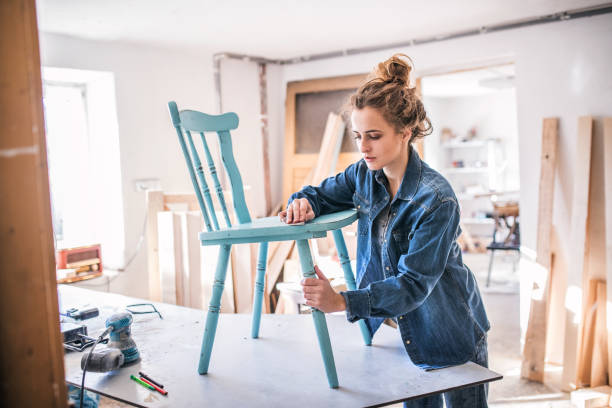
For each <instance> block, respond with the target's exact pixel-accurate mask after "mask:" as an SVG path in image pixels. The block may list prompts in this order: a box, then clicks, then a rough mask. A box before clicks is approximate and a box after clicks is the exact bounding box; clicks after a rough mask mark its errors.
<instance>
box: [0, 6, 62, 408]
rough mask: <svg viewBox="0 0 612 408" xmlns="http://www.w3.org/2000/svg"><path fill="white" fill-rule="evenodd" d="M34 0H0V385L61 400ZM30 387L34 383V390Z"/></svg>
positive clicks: (29, 401)
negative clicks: (0, 341) (0, 343)
mask: <svg viewBox="0 0 612 408" xmlns="http://www.w3.org/2000/svg"><path fill="white" fill-rule="evenodd" d="M39 55H40V51H39V47H38V28H37V25H36V2H35V1H34V0H3V1H1V2H0V61H2V62H1V63H0V208H1V209H2V211H0V242H1V243H2V245H0V271H1V273H0V313H1V317H2V319H0V321H1V323H0V339H2V347H0V390H2V397H1V398H2V401H3V403H2V405H3V406H7V407H66V406H67V401H68V399H67V394H66V383H65V380H64V359H63V357H64V353H63V346H62V340H61V334H60V329H59V313H58V296H57V286H56V283H55V280H56V274H55V259H54V248H53V230H52V225H51V204H50V198H49V174H48V170H47V147H46V140H45V123H44V118H43V105H42V82H41V75H40V72H41V71H40V57H39ZM34 390H35V391H34Z"/></svg>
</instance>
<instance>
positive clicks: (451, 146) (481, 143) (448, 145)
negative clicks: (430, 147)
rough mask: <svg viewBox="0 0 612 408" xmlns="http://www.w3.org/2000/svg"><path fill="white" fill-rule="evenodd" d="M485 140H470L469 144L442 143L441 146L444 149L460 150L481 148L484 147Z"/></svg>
mask: <svg viewBox="0 0 612 408" xmlns="http://www.w3.org/2000/svg"><path fill="white" fill-rule="evenodd" d="M486 145H487V142H486V141H485V140H472V141H470V142H446V143H442V144H441V146H442V147H443V148H445V149H461V148H463V147H483V146H486Z"/></svg>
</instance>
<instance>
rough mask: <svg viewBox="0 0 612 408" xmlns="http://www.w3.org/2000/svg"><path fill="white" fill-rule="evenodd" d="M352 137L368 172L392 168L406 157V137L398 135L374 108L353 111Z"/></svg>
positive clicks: (401, 134)
mask: <svg viewBox="0 0 612 408" xmlns="http://www.w3.org/2000/svg"><path fill="white" fill-rule="evenodd" d="M351 122H352V124H353V136H354V137H355V141H356V142H357V147H358V148H359V152H361V154H362V156H363V158H364V160H365V162H366V164H367V166H368V168H369V169H370V170H380V169H382V168H385V167H388V168H390V167H393V165H394V164H396V163H398V164H399V163H400V162H401V161H402V159H403V157H407V151H408V150H407V149H408V146H407V144H408V137H407V136H406V135H404V133H398V132H396V130H395V129H394V128H393V126H392V125H391V124H390V123H389V122H387V121H386V120H385V118H384V117H383V115H382V114H381V113H380V112H379V111H378V110H377V109H374V108H371V107H368V106H366V107H365V108H363V109H354V110H353V113H352V115H351Z"/></svg>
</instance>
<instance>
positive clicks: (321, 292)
mask: <svg viewBox="0 0 612 408" xmlns="http://www.w3.org/2000/svg"><path fill="white" fill-rule="evenodd" d="M315 273H316V274H317V276H318V277H319V279H316V278H305V279H302V282H301V284H302V288H303V291H304V298H305V299H306V304H307V305H308V306H312V307H314V308H317V309H319V310H320V311H322V312H323V313H331V312H339V311H342V310H345V309H346V302H345V301H344V296H342V295H341V294H339V293H336V292H335V291H334V290H333V289H332V287H331V285H330V283H329V280H327V278H326V277H325V275H323V272H321V270H320V269H319V267H318V266H316V265H315Z"/></svg>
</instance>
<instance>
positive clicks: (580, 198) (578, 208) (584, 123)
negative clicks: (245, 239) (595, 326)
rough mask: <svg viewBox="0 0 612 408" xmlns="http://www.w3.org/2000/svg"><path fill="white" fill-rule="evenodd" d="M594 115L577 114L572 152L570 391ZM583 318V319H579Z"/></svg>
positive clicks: (566, 386)
mask: <svg viewBox="0 0 612 408" xmlns="http://www.w3.org/2000/svg"><path fill="white" fill-rule="evenodd" d="M592 139H593V118H592V117H591V116H581V117H580V118H578V137H577V142H576V148H575V149H574V153H573V162H574V193H573V196H572V220H571V228H570V231H571V238H572V246H571V253H570V257H569V258H570V262H569V269H568V277H567V293H566V314H565V346H564V351H563V374H562V376H561V388H562V389H563V390H566V391H569V390H573V389H575V388H576V386H577V384H576V380H577V377H576V374H577V368H578V364H577V363H578V361H577V358H578V350H580V348H581V344H580V342H581V337H580V336H579V333H581V332H582V324H584V322H581V317H582V304H581V302H580V301H577V298H580V296H581V293H582V278H583V272H584V266H585V255H586V250H587V245H588V242H587V235H586V230H587V217H588V213H589V187H590V172H591V143H592ZM579 322H580V323H579Z"/></svg>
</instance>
